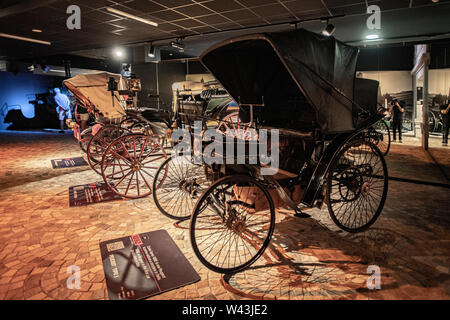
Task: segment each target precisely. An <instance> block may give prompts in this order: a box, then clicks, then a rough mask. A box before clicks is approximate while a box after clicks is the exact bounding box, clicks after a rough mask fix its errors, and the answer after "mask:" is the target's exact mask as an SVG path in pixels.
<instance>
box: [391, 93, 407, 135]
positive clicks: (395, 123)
mask: <svg viewBox="0 0 450 320" xmlns="http://www.w3.org/2000/svg"><path fill="white" fill-rule="evenodd" d="M403 112H405V109H404V108H403V107H402V106H401V105H400V103H399V102H398V100H397V99H394V100H392V102H391V108H390V109H389V113H390V114H391V115H392V132H393V136H394V142H396V141H397V135H396V133H397V131H398V140H399V142H400V143H401V142H402V122H403Z"/></svg>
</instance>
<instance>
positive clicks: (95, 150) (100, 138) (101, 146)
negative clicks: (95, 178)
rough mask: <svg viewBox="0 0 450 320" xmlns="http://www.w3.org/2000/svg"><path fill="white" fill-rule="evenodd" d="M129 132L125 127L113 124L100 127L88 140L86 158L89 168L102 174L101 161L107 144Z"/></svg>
mask: <svg viewBox="0 0 450 320" xmlns="http://www.w3.org/2000/svg"><path fill="white" fill-rule="evenodd" d="M127 132H129V131H128V130H127V129H125V128H122V127H119V126H115V125H106V126H104V127H103V128H101V129H100V130H99V131H98V132H97V133H96V134H95V135H94V136H93V137H92V138H91V140H90V141H89V143H88V145H87V158H88V162H89V165H90V166H91V168H92V169H93V170H94V171H95V172H97V173H98V174H99V175H101V174H102V171H101V170H102V169H101V162H102V157H103V153H104V152H105V150H106V148H107V147H108V145H109V144H110V143H111V142H112V141H113V140H115V139H117V138H118V137H120V136H122V135H124V134H126V133H127Z"/></svg>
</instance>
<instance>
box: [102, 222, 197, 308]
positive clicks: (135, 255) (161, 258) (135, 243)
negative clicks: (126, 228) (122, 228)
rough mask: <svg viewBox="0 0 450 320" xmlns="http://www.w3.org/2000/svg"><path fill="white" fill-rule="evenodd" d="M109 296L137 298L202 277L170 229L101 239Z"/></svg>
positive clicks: (119, 298)
mask: <svg viewBox="0 0 450 320" xmlns="http://www.w3.org/2000/svg"><path fill="white" fill-rule="evenodd" d="M100 251H101V255H102V260H103V270H104V272H105V278H106V286H107V288H108V296H109V299H111V300H137V299H143V298H147V297H150V296H153V295H156V294H159V293H162V292H166V291H169V290H172V289H176V288H179V287H182V286H185V285H188V284H191V283H194V282H197V281H199V280H200V276H199V275H198V273H197V272H196V271H195V270H194V268H193V267H192V265H191V263H190V262H189V261H188V260H187V259H186V257H185V256H184V255H183V253H182V252H181V251H180V249H179V248H178V246H177V245H176V244H175V242H174V241H173V240H172V238H171V237H170V235H169V234H168V233H167V231H166V230H157V231H153V232H147V233H141V234H136V235H132V236H128V237H123V238H118V239H113V240H108V241H104V242H101V243H100Z"/></svg>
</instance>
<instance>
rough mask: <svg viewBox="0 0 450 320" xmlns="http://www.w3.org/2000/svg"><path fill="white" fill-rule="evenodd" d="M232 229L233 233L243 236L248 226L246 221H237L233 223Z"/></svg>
mask: <svg viewBox="0 0 450 320" xmlns="http://www.w3.org/2000/svg"><path fill="white" fill-rule="evenodd" d="M231 228H232V229H233V231H234V232H235V233H237V234H241V233H242V232H244V230H245V229H246V228H247V225H246V224H245V221H244V220H242V219H237V220H235V221H233V223H232V226H231Z"/></svg>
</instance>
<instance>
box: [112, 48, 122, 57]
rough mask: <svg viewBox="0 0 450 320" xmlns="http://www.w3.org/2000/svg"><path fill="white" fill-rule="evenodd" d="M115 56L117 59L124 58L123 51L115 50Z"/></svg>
mask: <svg viewBox="0 0 450 320" xmlns="http://www.w3.org/2000/svg"><path fill="white" fill-rule="evenodd" d="M114 55H115V56H116V57H119V58H120V57H122V56H123V51H122V49H115V50H114Z"/></svg>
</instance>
